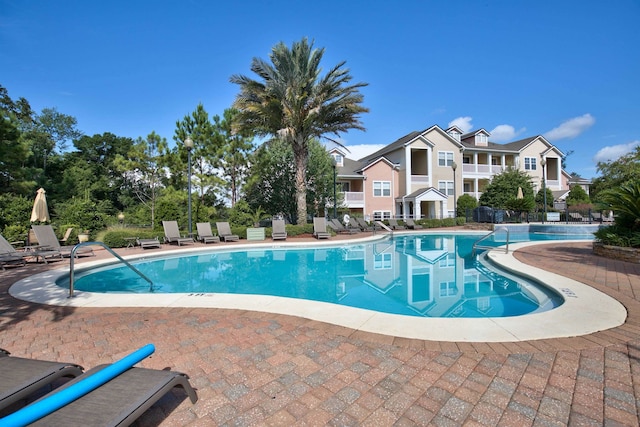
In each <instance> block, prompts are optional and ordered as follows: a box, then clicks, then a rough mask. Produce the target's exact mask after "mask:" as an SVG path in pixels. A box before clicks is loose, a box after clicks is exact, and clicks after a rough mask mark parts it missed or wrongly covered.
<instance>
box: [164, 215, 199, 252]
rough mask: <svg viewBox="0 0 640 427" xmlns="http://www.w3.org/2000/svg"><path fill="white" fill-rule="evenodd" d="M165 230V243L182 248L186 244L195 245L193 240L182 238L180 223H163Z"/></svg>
mask: <svg viewBox="0 0 640 427" xmlns="http://www.w3.org/2000/svg"><path fill="white" fill-rule="evenodd" d="M162 227H163V228H164V241H165V242H167V243H177V244H178V246H181V245H182V244H184V243H193V238H191V237H182V236H181V235H180V229H179V228H178V221H162Z"/></svg>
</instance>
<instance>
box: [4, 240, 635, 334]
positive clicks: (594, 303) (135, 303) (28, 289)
mask: <svg viewBox="0 0 640 427" xmlns="http://www.w3.org/2000/svg"><path fill="white" fill-rule="evenodd" d="M425 232H426V233H428V231H425ZM380 237H381V236H368V237H365V238H355V237H354V238H352V239H350V240H348V241H342V242H337V241H330V240H329V241H326V240H325V241H322V242H306V243H305V242H291V241H290V242H284V243H278V242H273V243H271V244H269V246H268V247H269V249H271V248H279V249H282V248H305V247H306V248H315V247H318V246H325V247H326V246H335V245H336V244H340V243H342V244H344V243H350V244H351V243H358V244H359V243H366V242H370V241H375V240H377V239H379V238H380ZM532 244H535V243H518V244H512V245H511V250H510V251H509V252H508V253H505V252H504V251H500V250H494V251H491V252H489V253H488V254H487V257H488V258H489V259H490V260H491V261H492V262H494V263H495V264H497V265H499V266H501V267H503V268H506V269H508V271H511V272H514V273H516V274H520V275H525V276H526V277H528V278H530V279H533V280H537V281H539V282H541V283H543V284H545V285H546V286H548V287H549V288H551V289H554V290H555V291H556V292H557V293H558V294H559V295H562V296H563V298H564V299H565V302H564V303H563V304H562V305H561V306H560V307H558V308H556V309H553V310H550V311H546V312H541V313H535V314H530V315H527V316H514V317H501V318H425V317H414V316H401V315H394V314H388V313H380V312H376V311H370V310H364V309H359V308H354V307H348V306H344V305H336V304H330V303H323V302H318V301H309V300H300V299H290V298H282V297H275V296H269V295H243V294H225V293H157V294H130V293H92V292H82V291H75V292H74V296H73V298H69V297H68V296H69V291H68V289H65V288H62V287H60V286H57V285H56V283H57V282H58V281H59V279H61V278H65V276H68V274H69V268H68V267H63V268H59V269H55V270H49V271H47V272H44V273H40V274H37V275H34V276H31V277H28V278H25V279H23V280H21V281H18V282H17V283H15V284H14V285H13V286H12V287H11V289H10V290H9V292H10V294H11V296H13V297H15V298H18V299H22V300H25V301H30V302H34V303H39V304H47V305H57V306H65V307H67V306H68V307H166V308H179V307H182V308H189V307H191V308H220V309H233V310H251V311H262V312H266V313H272V314H284V315H291V316H299V317H303V318H306V319H309V320H317V321H320V322H326V323H331V324H334V325H336V326H343V327H346V328H350V329H353V330H355V331H363V332H372V333H377V334H383V335H390V336H394V337H402V338H410V339H420V340H431V341H468V342H509V341H528V340H536V339H545V338H562V337H572V336H580V335H586V334H589V333H593V332H598V331H601V330H605V329H610V328H614V327H616V326H620V325H621V324H623V323H624V321H625V319H626V317H627V312H626V310H625V308H624V306H623V305H622V304H620V303H619V302H618V301H616V300H615V299H613V298H611V297H610V296H608V295H606V294H604V293H602V292H600V291H598V290H596V289H594V288H592V287H590V286H586V285H584V284H582V283H580V282H578V281H576V280H572V279H569V278H566V277H563V276H560V275H557V274H554V273H550V272H547V271H544V270H542V269H539V268H536V267H533V266H527V265H525V264H523V263H521V262H520V261H518V260H517V259H516V258H515V257H514V256H513V252H512V251H515V250H518V249H520V248H524V247H527V246H530V245H532ZM262 246H264V244H262ZM255 247H256V245H255V244H236V245H235V246H234V247H233V249H234V250H241V249H250V248H255ZM229 249H230V247H229V246H226V245H209V246H207V247H202V246H197V247H196V246H192V247H185V248H178V249H175V250H165V251H162V255H163V256H167V255H184V256H187V255H196V254H199V253H203V251H206V252H209V251H214V252H218V251H224V250H229ZM125 259H127V260H128V261H133V260H136V259H151V257H150V255H149V254H148V253H146V254H145V253H143V254H138V255H128V256H126V257H125ZM114 261H117V260H116V259H115V258H111V259H109V258H106V259H102V260H97V261H92V262H84V263H82V264H80V265H79V266H78V267H77V268H76V270H77V271H78V272H80V271H81V270H83V269H84V270H86V269H90V268H93V267H100V266H103V265H108V264H113V263H114ZM532 323H535V324H536V325H538V327H535V328H532V327H531V325H532Z"/></svg>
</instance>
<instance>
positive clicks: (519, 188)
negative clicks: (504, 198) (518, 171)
mask: <svg viewBox="0 0 640 427" xmlns="http://www.w3.org/2000/svg"><path fill="white" fill-rule="evenodd" d="M516 198H518V199H524V194H522V187H518V196H517V197H516Z"/></svg>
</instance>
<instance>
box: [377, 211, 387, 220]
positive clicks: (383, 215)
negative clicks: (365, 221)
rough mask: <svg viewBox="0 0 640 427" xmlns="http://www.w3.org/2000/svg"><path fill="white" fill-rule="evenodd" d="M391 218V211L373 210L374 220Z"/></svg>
mask: <svg viewBox="0 0 640 427" xmlns="http://www.w3.org/2000/svg"><path fill="white" fill-rule="evenodd" d="M390 218H391V211H373V220H374V221H384V220H385V219H390Z"/></svg>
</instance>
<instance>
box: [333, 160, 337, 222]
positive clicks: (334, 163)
mask: <svg viewBox="0 0 640 427" xmlns="http://www.w3.org/2000/svg"><path fill="white" fill-rule="evenodd" d="M332 158H333V217H334V218H338V199H337V194H336V167H337V166H338V165H337V163H336V158H335V157H332Z"/></svg>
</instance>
